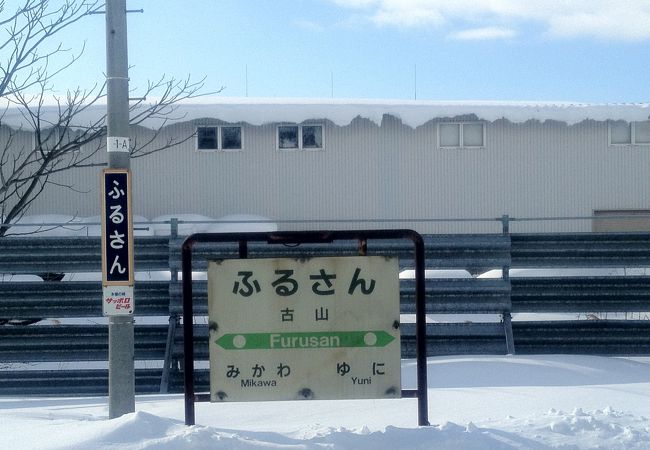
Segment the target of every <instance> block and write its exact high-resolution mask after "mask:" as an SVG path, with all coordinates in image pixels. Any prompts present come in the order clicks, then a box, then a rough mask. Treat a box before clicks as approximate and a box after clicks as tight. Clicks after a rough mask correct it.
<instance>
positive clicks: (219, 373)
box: [208, 256, 401, 401]
mask: <svg viewBox="0 0 650 450" xmlns="http://www.w3.org/2000/svg"><path fill="white" fill-rule="evenodd" d="M208 313H209V327H210V346H209V348H210V394H211V400H212V401H256V400H296V399H339V398H396V397H399V396H400V395H401V379H400V372H401V365H400V333H399V318H400V316H399V277H398V263H397V259H394V258H385V257H380V256H371V257H361V256H359V257H331V258H310V259H291V258H274V259H233V260H219V261H211V262H210V264H209V266H208Z"/></svg>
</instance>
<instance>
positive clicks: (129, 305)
mask: <svg viewBox="0 0 650 450" xmlns="http://www.w3.org/2000/svg"><path fill="white" fill-rule="evenodd" d="M103 292H104V295H103V298H104V301H103V302H102V305H103V306H102V312H103V313H104V315H105V316H128V315H132V314H133V309H134V305H133V286H104V287H103Z"/></svg>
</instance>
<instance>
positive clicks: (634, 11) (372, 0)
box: [330, 0, 650, 41]
mask: <svg viewBox="0 0 650 450" xmlns="http://www.w3.org/2000/svg"><path fill="white" fill-rule="evenodd" d="M330 1H331V2H333V3H335V4H337V5H339V6H341V7H343V8H346V9H349V10H355V11H356V12H357V13H359V14H363V15H365V17H366V18H367V19H368V20H370V21H371V22H373V23H375V24H377V25H381V26H396V27H431V26H433V27H442V26H448V27H452V28H455V27H459V26H460V27H466V26H467V25H470V26H471V27H472V28H476V29H485V30H487V29H491V28H494V29H496V28H503V27H504V25H507V27H508V28H512V27H513V26H520V25H522V24H525V23H526V22H534V23H537V24H539V25H541V28H542V29H545V30H546V34H547V35H549V36H553V37H560V38H569V37H581V36H585V37H596V38H602V39H617V40H629V41H635V40H647V39H650V25H649V24H650V1H649V0H330ZM456 33H458V34H461V35H462V33H463V32H462V31H457V32H454V33H452V34H456Z"/></svg>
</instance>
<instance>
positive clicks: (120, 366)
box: [106, 0, 135, 419]
mask: <svg viewBox="0 0 650 450" xmlns="http://www.w3.org/2000/svg"><path fill="white" fill-rule="evenodd" d="M126 36H127V27H126V0H107V1H106V76H107V80H106V81H107V85H106V86H107V103H108V106H107V109H108V111H107V136H108V137H109V138H108V139H107V150H108V167H109V168H111V169H129V168H130V152H129V139H128V137H129V73H128V56H127V37H126ZM113 137H119V138H120V139H121V142H122V143H125V144H126V151H125V150H124V148H119V146H117V145H115V146H114V145H113V144H112V143H111V142H109V141H110V140H111V139H114V138H113ZM122 147H123V146H122ZM129 226H131V227H132V226H133V224H131V223H130V224H129ZM131 232H132V230H131ZM133 328H134V327H133V316H131V315H116V316H110V317H109V324H108V415H109V418H111V419H113V418H116V417H120V416H122V415H124V414H128V413H131V412H134V411H135V369H134V346H135V344H134V332H133V331H134V330H133Z"/></svg>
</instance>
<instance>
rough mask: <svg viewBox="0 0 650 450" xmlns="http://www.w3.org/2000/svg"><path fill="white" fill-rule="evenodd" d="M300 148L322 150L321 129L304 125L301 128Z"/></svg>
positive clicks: (320, 127)
mask: <svg viewBox="0 0 650 450" xmlns="http://www.w3.org/2000/svg"><path fill="white" fill-rule="evenodd" d="M302 148H323V127H322V126H320V125H305V126H303V127H302Z"/></svg>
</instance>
